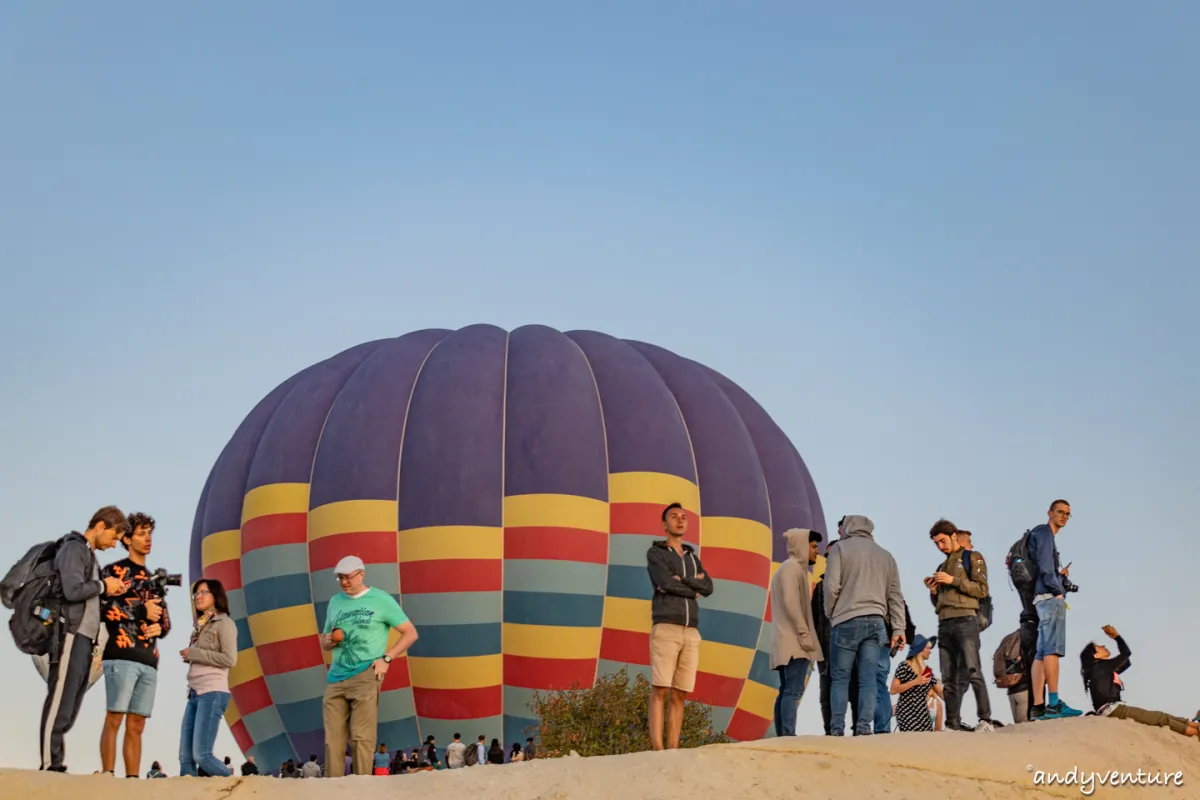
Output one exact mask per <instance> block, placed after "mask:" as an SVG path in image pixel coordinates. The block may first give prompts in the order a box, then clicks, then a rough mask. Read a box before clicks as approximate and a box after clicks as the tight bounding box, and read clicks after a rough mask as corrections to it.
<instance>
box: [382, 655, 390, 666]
mask: <svg viewBox="0 0 1200 800" xmlns="http://www.w3.org/2000/svg"><path fill="white" fill-rule="evenodd" d="M383 663H385V664H390V663H392V657H391V656H389V655H387V654H384V656H383Z"/></svg>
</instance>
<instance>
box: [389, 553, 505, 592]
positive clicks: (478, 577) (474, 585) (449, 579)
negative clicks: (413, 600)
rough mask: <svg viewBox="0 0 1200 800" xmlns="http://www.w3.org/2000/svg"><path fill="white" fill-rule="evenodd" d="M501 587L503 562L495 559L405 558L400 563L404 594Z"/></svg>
mask: <svg viewBox="0 0 1200 800" xmlns="http://www.w3.org/2000/svg"><path fill="white" fill-rule="evenodd" d="M503 588H504V561H503V560H501V559H498V558H456V559H441V560H437V561H406V562H404V563H402V564H401V565H400V590H401V591H402V592H404V594H430V593H433V592H447V593H449V592H499V591H501V590H502V589H503Z"/></svg>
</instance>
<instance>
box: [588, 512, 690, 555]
mask: <svg viewBox="0 0 1200 800" xmlns="http://www.w3.org/2000/svg"><path fill="white" fill-rule="evenodd" d="M663 508H665V505H659V504H657V503H611V504H610V505H609V506H608V523H609V528H608V529H609V530H610V531H612V532H613V533H633V534H641V535H643V536H658V537H663V538H665V537H666V535H667V534H666V531H664V530H663V522H662V511H663ZM683 540H684V541H685V542H688V543H689V544H691V545H693V546H695V547H699V546H700V516H699V515H698V514H696V513H695V512H692V511H688V529H687V533H685V534H684V535H683Z"/></svg>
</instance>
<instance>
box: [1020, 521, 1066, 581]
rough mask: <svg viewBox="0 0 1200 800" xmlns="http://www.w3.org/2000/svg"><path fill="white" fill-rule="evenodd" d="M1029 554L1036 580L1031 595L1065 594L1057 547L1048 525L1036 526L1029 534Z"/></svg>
mask: <svg viewBox="0 0 1200 800" xmlns="http://www.w3.org/2000/svg"><path fill="white" fill-rule="evenodd" d="M1029 554H1030V555H1031V556H1032V557H1033V560H1034V563H1035V564H1037V580H1036V581H1035V582H1034V587H1033V594H1034V596H1035V597H1036V596H1037V595H1039V594H1052V595H1054V596H1055V597H1058V596H1059V595H1062V594H1065V590H1064V589H1063V583H1062V575H1061V574H1060V573H1059V571H1058V570H1059V566H1058V547H1057V546H1055V543H1054V532H1053V531H1052V530H1050V526H1049V525H1045V524H1043V525H1038V526H1037V527H1036V528H1034V529H1033V530H1031V531H1030V532H1029Z"/></svg>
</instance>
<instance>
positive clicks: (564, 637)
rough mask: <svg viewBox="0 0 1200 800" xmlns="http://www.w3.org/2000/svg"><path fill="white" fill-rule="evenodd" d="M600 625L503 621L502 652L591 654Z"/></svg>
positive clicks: (596, 647)
mask: <svg viewBox="0 0 1200 800" xmlns="http://www.w3.org/2000/svg"><path fill="white" fill-rule="evenodd" d="M600 635H601V630H600V628H594V627H589V628H568V627H565V626H558V625H518V624H516V623H512V622H506V623H504V633H503V636H504V653H505V655H510V656H525V657H527V658H595V657H596V656H597V654H599V652H600Z"/></svg>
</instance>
